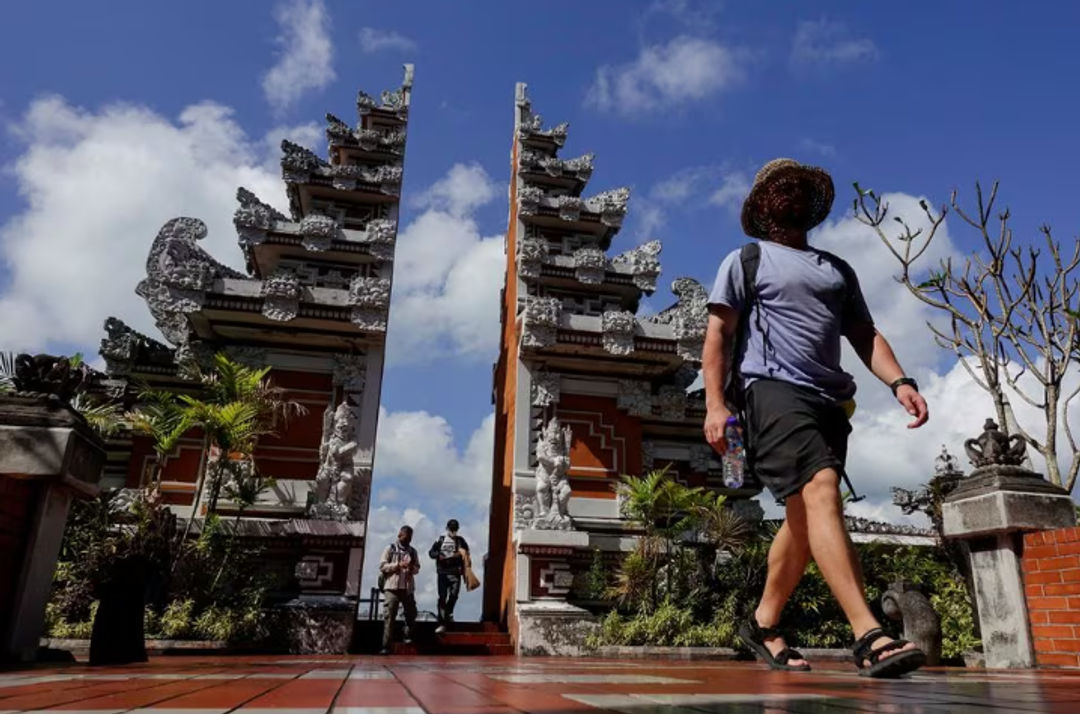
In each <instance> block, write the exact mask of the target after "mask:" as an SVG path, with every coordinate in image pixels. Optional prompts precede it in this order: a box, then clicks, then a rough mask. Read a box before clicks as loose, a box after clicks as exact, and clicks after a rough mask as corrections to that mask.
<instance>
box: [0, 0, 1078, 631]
mask: <svg viewBox="0 0 1080 714" xmlns="http://www.w3.org/2000/svg"><path fill="white" fill-rule="evenodd" d="M103 7H106V6H101V5H93V4H88V3H76V2H70V3H50V4H41V3H19V4H13V5H11V6H10V7H8V8H6V11H5V22H4V24H3V28H2V29H0V40H2V41H0V66H2V67H5V68H6V70H7V71H6V72H5V73H4V77H3V81H2V83H0V124H3V130H2V131H0V166H2V167H3V171H2V173H0V345H7V346H11V347H15V348H17V349H38V350H45V349H48V350H52V351H74V350H76V349H79V350H82V351H85V352H88V353H93V352H96V342H97V339H98V338H99V336H100V334H101V328H100V325H101V322H102V321H103V320H104V318H105V317H106V315H108V314H119V315H120V316H121V317H123V318H124V319H126V320H128V321H129V322H132V323H133V324H137V325H140V326H145V327H147V329H149V320H148V316H147V315H146V314H145V309H144V308H143V306H142V304H141V302H140V301H139V300H138V298H135V297H134V295H133V293H132V292H131V290H133V288H134V285H135V281H137V279H138V276H139V275H140V274H141V272H142V265H143V262H144V260H145V256H146V250H147V249H148V247H149V245H150V242H151V240H152V239H153V236H154V234H155V233H156V230H157V228H158V227H159V226H160V225H161V224H162V223H163V222H164V221H165V220H168V219H169V218H171V217H173V216H176V215H184V214H188V215H197V216H199V217H201V218H204V219H205V220H207V222H208V224H210V227H211V237H210V238H209V239H208V240H207V244H208V248H209V249H210V250H211V251H212V252H213V253H214V254H215V256H217V257H218V258H219V259H222V260H225V261H227V262H231V263H233V264H237V263H238V262H239V253H238V251H237V250H236V248H235V234H234V233H233V232H232V230H231V224H230V221H229V219H230V217H231V212H232V209H233V203H232V191H233V188H232V187H235V185H237V184H239V183H246V184H251V185H252V187H255V188H257V190H258V192H259V193H260V194H261V195H266V196H267V197H268V198H269V199H270V200H275V199H276V200H281V199H280V191H281V189H280V183H279V182H278V181H277V169H276V168H275V166H274V161H275V159H276V153H275V151H274V149H273V146H274V145H275V144H276V143H277V141H278V140H279V139H280V138H281V136H291V137H293V138H296V139H298V140H301V141H304V142H305V143H309V144H311V145H313V146H315V147H318V148H320V150H321V147H322V145H323V142H322V140H321V139H320V138H319V130H320V129H321V126H322V115H323V114H324V113H325V112H326V111H331V112H333V113H335V114H337V115H339V116H341V117H343V118H345V119H346V120H349V121H351V120H352V119H353V117H354V116H355V110H354V107H353V102H354V98H355V91H356V90H357V89H358V88H362V89H364V90H366V91H369V92H375V91H378V90H381V89H385V88H391V87H394V86H396V84H397V83H398V82H399V81H400V76H401V70H400V65H401V64H402V62H406V61H408V62H414V63H415V64H416V83H415V89H414V96H413V109H412V114H411V118H410V128H409V144H408V149H407V158H406V166H405V196H404V200H403V207H402V221H401V226H402V235H401V239H400V241H401V242H400V248H399V262H398V268H397V273H396V277H395V280H396V281H397V282H396V284H395V294H394V303H393V307H392V313H391V327H390V330H391V351H390V357H389V359H390V366H389V368H388V371H387V374H386V381H385V384H384V391H383V406H384V409H385V410H386V412H387V416H386V419H385V422H384V425H385V424H389V425H390V427H388V428H389V429H392V430H393V432H392V433H390V432H387V431H386V430H385V429H381V430H380V451H379V453H378V455H377V459H378V464H377V469H376V486H375V488H376V513H375V514H373V524H372V527H373V537H379V538H382V537H383V536H385V535H386V534H387V533H388V532H389V529H391V528H392V524H393V523H396V522H397V521H400V520H402V519H412V520H414V521H417V522H422V523H425V524H426V525H424V526H423V528H422V534H423V536H424V537H425V538H427V537H430V536H433V535H434V531H435V525H434V524H441V522H443V521H445V519H446V518H447V517H449V516H454V515H456V516H458V517H459V518H460V519H461V520H462V521H463V523H465V533H466V535H469V536H472V540H474V541H476V545H477V547H476V548H475V549H476V551H477V552H478V553H479V552H482V545H481V544H482V543H483V541H484V540H485V539H486V518H485V516H484V507H483V502H484V500H485V494H486V492H485V488H486V479H487V471H486V469H488V468H489V460H490V453H489V452H490V433H489V432H488V431H486V430H488V429H489V428H490V421H489V420H488V421H485V420H486V419H488V417H489V415H490V413H491V402H490V388H491V363H492V361H493V360H494V358H495V352H494V340H495V335H496V333H497V324H496V321H497V315H498V309H497V305H495V304H494V301H495V300H496V299H497V289H498V287H499V286H500V285H501V282H502V279H501V272H500V269H501V268H500V266H501V261H502V255H501V235H502V233H503V231H504V230H505V221H506V211H507V205H506V181H507V178H508V175H509V151H510V141H511V130H512V121H513V96H514V83H515V82H517V81H525V82H528V83H529V86H530V95H531V97H532V99H533V103H534V108H535V109H536V110H537V111H539V112H541V113H542V114H544V116H545V117H546V118H547V119H548V120H549V121H550V122H558V121H569V122H570V124H571V129H570V140H569V142H568V144H567V147H566V149H565V150H564V154H565V155H567V156H572V155H577V154H580V153H584V152H587V151H593V152H596V154H597V160H596V171H595V173H594V175H593V178H592V181H591V182H590V187H591V190H594V191H599V190H603V189H606V188H611V187H615V186H619V185H630V186H631V187H632V188H633V191H634V193H633V198H632V199H631V208H630V214H629V217H628V219H627V222H626V225H625V228H624V230H623V232H622V234H620V236H619V237H618V238H617V242H616V245H615V249H625V248H628V247H631V246H632V245H633V244H635V243H638V242H641V241H643V240H645V239H647V238H653V237H655V238H660V239H661V240H662V241H663V243H664V252H663V254H662V256H661V259H662V262H663V266H664V275H663V276H662V277H661V281H660V284H661V286H662V289H661V290H660V291H658V293H657V296H656V297H654V298H653V299H652V300H650V301H648V303H647V309H658V308H661V307H663V306H664V305H665V303H667V302H668V299H669V293H668V291H667V289H666V286H667V285H669V284H670V281H671V280H673V279H674V278H675V277H678V276H680V275H689V276H692V277H696V278H698V279H699V280H701V281H703V282H706V283H707V282H709V281H710V280H711V277H712V274H713V272H714V271H715V266H716V265H717V264H718V262H719V260H720V258H721V257H722V255H723V254H724V253H726V252H727V251H729V250H731V249H733V248H734V247H736V246H738V245H739V244H740V243H741V242H742V241H743V238H742V237H741V231H740V230H739V226H738V222H737V210H738V206H739V203H740V202H741V198H742V196H743V195H744V193H745V190H746V188H747V186H748V181H749V180H750V179H751V178H752V176H753V172H754V171H755V170H756V168H757V167H758V166H760V165H761V164H762V163H763V162H764V161H766V160H768V159H771V158H773V157H775V156H793V157H795V158H798V159H801V160H804V161H807V162H811V163H816V164H821V165H824V166H826V167H827V168H828V169H829V170H830V171H831V172H832V173H833V176H834V179H835V182H836V185H837V194H838V200H837V204H836V208H835V211H834V214H833V216H834V221H833V222H831V223H829V224H827V225H826V226H825V227H823V229H822V230H821V231H820V232H819V237H818V242H819V243H820V244H822V245H824V246H826V247H829V248H830V249H835V250H837V252H840V253H841V254H842V255H844V256H845V257H848V258H849V259H850V260H851V262H852V263H853V264H854V265H855V266H856V268H857V269H858V270H859V271H860V274H861V275H863V282H864V288H865V289H866V291H867V293H868V298H869V300H870V303H871V307H872V308H875V311H876V312H877V313H878V317H879V322H880V323H881V326H882V328H883V331H884V332H885V334H886V335H890V334H893V335H897V336H898V338H899V339H894V341H896V342H899V343H901V344H900V345H899V347H900V350H899V351H900V355H901V358H902V359H903V360H904V362H905V364H907V365H908V367H909V369H910V370H911V371H912V372H914V373H915V374H916V375H917V376H919V377H921V378H922V379H923V381H924V383H926V384H927V385H929V386H928V387H927V390H926V391H927V394H928V396H929V397H931V406H932V408H935V407H936V409H935V412H934V413H935V418H936V419H937V421H936V422H935V423H936V424H937V427H936V429H935V430H934V432H933V433H923V434H920V435H913V434H908V433H905V432H904V431H903V429H902V423H903V415H900V414H897V413H895V412H896V408H895V406H894V405H892V404H890V403H889V401H888V399H887V397H888V395H887V392H886V393H885V394H884V396H883V395H882V391H883V390H882V388H880V387H878V386H876V385H874V384H873V383H872V382H871V381H869V377H868V375H866V373H865V371H863V370H862V369H861V367H857V366H855V365H852V371H853V372H854V373H855V374H856V376H857V378H858V379H859V380H860V384H861V385H862V388H863V392H862V394H865V395H866V396H864V397H862V399H863V401H862V402H861V403H862V404H863V405H864V407H863V411H861V413H860V415H857V417H856V439H857V440H859V439H861V442H862V443H863V444H864V446H863V447H861V449H856V450H855V452H854V453H853V454H852V459H853V461H854V464H853V470H859V471H861V473H857V474H855V475H856V481H857V483H858V482H859V479H860V478H862V479H863V483H865V484H867V490H868V491H869V492H870V493H871V495H872V498H871V499H870V500H869V502H868V503H867V504H864V505H863V506H861V507H862V508H864V509H865V512H866V514H868V515H888V516H890V517H891V516H894V515H895V513H893V512H892V511H889V509H888V508H887V507H886V506H885V505H883V504H884V503H885V502H886V501H887V487H888V486H889V485H892V484H898V483H899V484H910V483H914V482H917V481H918V480H919V479H920V478H922V477H923V476H924V475H925V474H926V473H928V471H929V468H930V465H931V461H932V456H933V455H934V454H935V453H936V451H937V448H938V444H940V442H941V441H948V442H949V443H950V444H951V445H952V446H953V450H954V451H960V449H959V444H958V441H959V439H960V437H962V436H964V435H973V433H974V432H975V431H976V430H977V427H978V425H979V424H980V423H981V419H982V413H983V411H981V409H982V408H983V407H985V404H984V403H983V402H978V401H977V400H979V399H982V396H981V395H980V394H979V393H978V391H977V389H974V388H973V387H972V386H971V385H970V384H969V383H967V382H966V381H965V378H964V376H963V375H962V374H960V373H959V371H958V370H957V369H956V367H955V364H954V363H953V362H952V361H951V360H950V359H948V358H947V357H946V356H945V355H942V354H940V353H939V352H937V351H936V348H935V347H934V346H933V345H932V343H931V342H930V341H929V340H928V338H927V336H926V331H925V327H924V326H923V323H924V322H925V319H926V318H927V317H928V315H927V314H926V313H925V312H924V311H922V310H921V308H919V307H918V306H917V305H914V304H913V303H912V302H911V301H910V298H908V297H907V296H906V295H905V294H903V293H902V292H897V290H898V288H896V287H895V286H893V285H891V284H890V282H889V280H888V276H889V275H891V271H892V266H891V264H890V263H889V257H888V255H887V253H886V252H885V251H884V248H882V247H881V246H880V245H878V244H876V242H875V241H876V239H875V238H874V237H873V236H872V235H869V234H867V233H866V232H865V231H860V230H859V228H858V226H856V225H855V224H853V223H852V222H851V221H849V220H845V218H844V211H845V210H846V209H847V207H848V205H849V203H850V199H851V197H852V191H851V188H850V186H851V182H852V181H854V180H859V181H861V182H862V183H863V184H864V185H868V186H872V187H874V188H876V189H879V190H881V191H888V192H895V194H896V197H895V200H894V206H896V207H898V208H901V209H903V210H907V211H910V212H913V210H914V209H913V205H914V199H913V198H912V197H922V196H927V197H929V198H930V199H931V200H932V201H933V202H935V203H940V202H942V201H943V200H946V199H947V198H948V194H949V192H950V191H951V190H952V189H953V188H959V189H961V192H962V195H964V196H971V195H972V192H971V185H972V182H973V181H974V180H976V179H982V180H984V181H991V180H993V179H1000V180H1001V181H1002V196H1003V198H1004V199H1005V200H1006V201H1007V202H1008V204H1009V205H1010V206H1011V207H1012V209H1013V216H1014V226H1015V229H1016V231H1017V238H1016V240H1017V242H1018V243H1021V244H1022V243H1027V242H1029V241H1031V240H1033V239H1034V237H1035V229H1036V227H1037V226H1038V225H1039V224H1040V223H1044V222H1045V223H1050V224H1052V225H1054V226H1055V228H1056V229H1057V231H1058V233H1059V237H1061V238H1070V239H1071V237H1072V236H1074V235H1075V234H1076V228H1077V224H1078V222H1080V214H1078V211H1077V208H1076V202H1075V192H1076V185H1077V183H1076V179H1075V171H1074V170H1072V169H1070V168H1069V164H1067V163H1066V161H1067V160H1068V159H1069V157H1073V158H1074V159H1075V157H1077V156H1080V135H1078V133H1077V132H1076V130H1075V124H1076V120H1075V117H1076V115H1077V110H1078V108H1080V98H1078V95H1077V93H1076V92H1075V91H1074V90H1075V84H1076V80H1075V78H1076V77H1077V76H1080V52H1078V51H1077V50H1076V49H1075V37H1074V29H1075V28H1076V27H1077V26H1078V24H1080V6H1077V5H1075V4H1072V3H1053V4H1051V3H1027V4H1024V5H1021V4H1018V3H1007V2H983V3H980V4H979V7H978V9H977V10H975V9H972V8H971V6H970V5H968V4H961V3H952V4H948V3H929V2H912V3H907V4H905V5H904V6H903V7H902V8H901V7H900V6H897V5H885V4H880V3H856V2H829V3H814V4H810V3H798V4H795V3H783V4H781V3H749V2H724V3H719V2H713V3H694V2H691V1H690V0H683V1H677V0H668V1H666V2H665V1H654V2H628V1H625V0H620V1H618V2H616V1H614V0H612V1H609V2H587V3H583V2H574V3H571V2H561V1H556V0H552V1H549V2H546V3H542V4H539V5H536V4H528V5H527V4H522V3H511V2H505V1H502V0H500V1H485V2H471V3H446V2H397V3H373V2H347V3H346V2H326V3H325V4H323V3H314V2H312V1H311V0H286V1H285V2H282V3H279V4H271V3H263V4H256V3H243V4H241V3H211V2H196V1H192V2H186V3H172V4H165V3H144V2H134V1H130V2H112V3H109V4H108V5H107V10H105V9H103ZM290 27H292V28H300V29H299V30H297V31H292V30H290V29H289V28H290ZM275 68H276V69H275ZM275 72H276V75H275ZM268 76H271V77H274V76H276V77H278V78H279V79H281V81H276V83H275V81H268V80H267V79H266V78H267V77H268ZM259 189H261V190H259ZM275 191H277V192H278V194H276V195H275V193H274V192H275ZM904 207H906V208H904ZM908 215H910V213H909V214H908ZM955 223H956V222H955V221H954V220H950V221H949V222H948V223H947V224H946V229H945V232H944V233H943V234H942V239H941V240H940V241H939V247H940V251H938V252H936V253H935V254H937V255H940V256H945V255H962V254H964V253H966V252H968V251H970V250H971V249H972V248H974V247H975V246H976V243H975V239H976V236H975V235H974V234H973V233H972V232H971V231H968V230H964V229H963V228H962V227H961V226H959V225H955ZM493 293H494V294H493ZM878 307H880V309H876V308H878ZM883 316H884V317H883ZM890 321H891V324H890ZM973 389H974V391H973ZM935 390H936V391H935ZM934 399H936V400H937V402H936V403H935V402H934ZM973 400H976V401H975V403H978V404H980V405H982V406H981V407H980V413H979V414H974V413H972V408H971V406H970V405H971V404H972V403H973ZM938 405H940V406H938ZM384 432H385V433H384ZM485 439H486V441H485ZM419 442H423V443H422V445H420V444H419ZM470 444H472V448H471V449H470ZM485 459H488V461H486V462H485ZM447 465H449V466H447ZM408 509H411V510H408ZM472 600H478V598H477V597H475V596H474V597H473V598H472ZM476 606H478V605H477V604H468V601H467V604H466V612H470V611H474V610H473V608H474V607H476Z"/></svg>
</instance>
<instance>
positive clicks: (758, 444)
mask: <svg viewBox="0 0 1080 714" xmlns="http://www.w3.org/2000/svg"><path fill="white" fill-rule="evenodd" d="M746 422H747V423H746V432H747V433H746V448H747V457H748V463H749V465H750V468H751V469H752V470H753V473H754V475H755V476H757V477H758V479H759V480H760V481H761V483H762V485H764V486H765V487H766V488H768V489H769V492H770V493H772V495H773V497H774V498H775V499H776V502H777V503H780V504H783V503H784V500H785V499H786V498H787V497H788V496H790V495H792V494H794V493H798V492H799V491H801V490H802V487H803V486H805V485H806V484H807V482H808V481H809V480H810V479H811V478H813V477H814V474H816V473H817V472H818V471H821V470H822V469H827V468H832V469H836V472H837V474H839V475H841V476H843V474H844V461H845V459H846V458H847V440H848V435H849V434H851V424H850V422H848V418H847V414H845V413H844V408H843V406H841V405H840V404H838V403H837V402H834V401H832V400H831V399H828V398H827V397H823V396H821V395H820V394H818V393H817V392H814V391H813V390H810V389H807V388H806V387H800V386H797V385H794V384H791V383H789V382H781V381H777V380H772V379H761V380H758V381H756V382H754V383H753V384H751V385H750V388H749V389H748V390H747V393H746Z"/></svg>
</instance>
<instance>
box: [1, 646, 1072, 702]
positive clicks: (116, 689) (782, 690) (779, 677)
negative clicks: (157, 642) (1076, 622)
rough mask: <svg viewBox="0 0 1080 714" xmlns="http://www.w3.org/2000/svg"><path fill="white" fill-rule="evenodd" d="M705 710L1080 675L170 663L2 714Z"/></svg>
mask: <svg viewBox="0 0 1080 714" xmlns="http://www.w3.org/2000/svg"><path fill="white" fill-rule="evenodd" d="M21 711H35V712H38V713H39V714H51V713H53V712H56V713H59V712H66V713H67V714H79V713H80V712H87V713H88V714H89V713H92V714H113V713H116V714H119V713H120V712H135V713H137V714H226V713H227V712H237V714H424V713H425V712H426V713H428V714H443V713H445V714H465V713H466V712H476V713H478V714H515V713H517V712H529V713H534V714H555V713H556V712H562V713H569V712H580V713H582V714H602V713H605V712H606V713H610V712H625V713H627V714H658V713H665V714H700V713H702V712H740V713H742V712H833V711H835V712H886V713H888V712H943V713H948V714H964V713H966V712H979V713H980V714H986V712H991V711H1008V712H1054V713H1056V712H1062V713H1065V712H1069V713H1073V712H1078V713H1080V672H1073V673H1070V672H1051V671H1042V672H978V671H965V670H935V671H925V672H920V673H918V674H916V675H914V676H913V677H911V678H910V679H905V680H901V681H893V682H882V681H870V680H866V679H862V678H859V677H857V676H855V675H854V673H853V670H852V669H850V668H844V667H843V666H842V665H834V666H833V668H831V669H824V668H820V667H819V670H818V671H816V672H814V673H810V674H805V673H802V674H794V673H772V672H768V671H766V670H764V669H762V668H761V667H759V666H757V665H754V664H749V663H735V662H686V663H684V662H671V661H633V662H616V661H603V660H588V659H572V660H571V659H515V658H496V657H488V658H481V657H477V658H471V659H464V658H461V659H452V658H441V659H434V658H385V659H377V658H370V657H339V658H335V657H325V658H305V657H246V658H178V657H172V658H159V659H156V660H154V661H152V662H150V663H149V664H146V665H139V666H129V667H117V668H106V669H90V668H88V667H84V666H78V665H73V666H69V667H63V668H47V669H41V668H39V669H32V670H22V671H15V672H7V673H0V714H13V713H14V712H21Z"/></svg>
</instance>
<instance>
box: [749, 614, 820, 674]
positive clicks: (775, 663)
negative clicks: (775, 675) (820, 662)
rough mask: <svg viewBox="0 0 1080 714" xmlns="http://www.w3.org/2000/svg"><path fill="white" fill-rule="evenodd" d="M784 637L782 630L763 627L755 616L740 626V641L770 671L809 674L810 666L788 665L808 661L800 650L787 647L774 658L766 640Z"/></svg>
mask: <svg viewBox="0 0 1080 714" xmlns="http://www.w3.org/2000/svg"><path fill="white" fill-rule="evenodd" d="M783 636H784V635H783V634H782V633H781V632H780V630H779V629H777V628H775V627H762V626H761V625H759V624H758V622H757V618H756V617H753V616H751V617H750V619H749V620H747V621H746V622H744V623H743V624H742V625H740V626H739V639H741V640H742V641H743V644H745V645H746V646H747V647H749V648H750V650H751V651H752V652H753V653H754V654H755V655H757V656H758V657H760V658H761V659H762V660H763V661H764V662H765V664H767V665H769V669H777V670H781V671H783V672H809V671H810V665H808V664H801V665H798V666H795V665H790V664H788V662H790V661H791V660H793V659H806V658H805V657H803V656H802V654H800V653H799V651H798V650H793V649H791V648H790V647H786V648H784V649H783V650H781V651H780V652H779V653H778V654H777V655H776V656H775V657H774V656H773V653H772V652H770V651H769V648H768V647H766V646H765V640H767V639H772V638H773V637H783Z"/></svg>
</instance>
